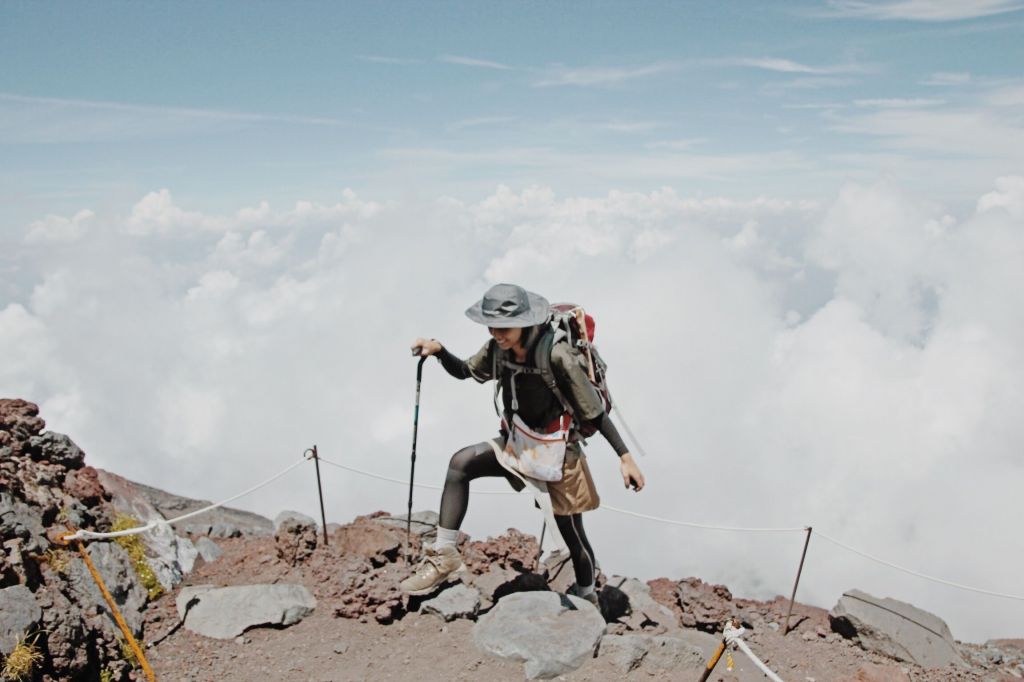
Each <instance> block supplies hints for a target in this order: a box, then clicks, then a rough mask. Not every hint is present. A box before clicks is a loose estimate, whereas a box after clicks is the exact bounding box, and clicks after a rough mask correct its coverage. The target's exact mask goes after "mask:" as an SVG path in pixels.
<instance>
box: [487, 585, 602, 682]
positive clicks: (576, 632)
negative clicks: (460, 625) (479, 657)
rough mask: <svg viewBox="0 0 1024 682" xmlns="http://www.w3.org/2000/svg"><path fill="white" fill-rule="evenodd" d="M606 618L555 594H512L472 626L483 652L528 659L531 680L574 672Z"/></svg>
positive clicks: (575, 600)
mask: <svg viewBox="0 0 1024 682" xmlns="http://www.w3.org/2000/svg"><path fill="white" fill-rule="evenodd" d="M604 629H605V623H604V618H602V617H601V614H600V613H599V612H598V610H597V609H596V608H594V607H593V605H592V604H590V603H589V602H587V601H585V600H583V599H579V598H577V597H570V596H565V595H560V594H556V593H554V592H522V593H516V594H510V595H509V596H507V597H505V598H504V599H502V600H501V601H499V602H498V604H497V606H495V607H494V609H492V610H491V611H490V612H489V613H487V614H486V615H484V616H481V618H480V620H479V621H478V622H477V624H476V626H474V628H473V641H474V642H475V643H476V645H477V647H478V648H480V649H481V650H483V651H485V652H487V653H489V654H491V655H492V656H498V657H499V658H509V659H513V660H517V661H525V663H526V665H525V666H524V668H525V672H526V677H527V679H531V680H532V679H538V678H540V679H548V678H551V677H556V676H558V675H563V674H565V673H568V672H572V671H573V670H575V669H576V668H578V667H580V666H581V665H583V663H585V662H586V661H587V659H589V658H592V657H593V655H594V648H595V647H596V646H597V643H598V641H600V639H601V635H602V634H604Z"/></svg>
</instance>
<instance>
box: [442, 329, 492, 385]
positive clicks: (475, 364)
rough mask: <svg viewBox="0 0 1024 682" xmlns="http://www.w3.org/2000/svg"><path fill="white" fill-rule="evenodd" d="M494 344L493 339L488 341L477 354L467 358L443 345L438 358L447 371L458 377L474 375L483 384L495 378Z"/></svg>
mask: <svg viewBox="0 0 1024 682" xmlns="http://www.w3.org/2000/svg"><path fill="white" fill-rule="evenodd" d="M493 346H494V343H493V340H492V341H488V342H487V343H485V344H484V346H483V348H481V349H480V350H478V351H477V352H476V354H474V355H472V356H471V357H469V358H466V359H465V360H462V359H460V358H458V357H456V356H455V355H454V354H452V353H451V352H450V351H449V350H448V349H447V348H445V347H443V346H442V347H441V352H440V353H438V354H437V359H438V360H440V361H441V366H442V367H444V369H445V371H446V372H448V373H449V374H451V375H452V376H453V377H455V378H456V379H469V378H470V377H472V378H473V379H476V380H477V381H478V382H479V383H481V384H482V383H484V382H485V381H489V380H491V379H493V378H494V377H493V376H491V374H492V368H493V361H494V359H493V357H492V355H491V354H492V353H493V352H494V350H493Z"/></svg>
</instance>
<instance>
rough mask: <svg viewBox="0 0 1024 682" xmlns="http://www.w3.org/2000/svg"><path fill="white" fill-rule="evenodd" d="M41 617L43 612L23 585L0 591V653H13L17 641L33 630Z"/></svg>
mask: <svg viewBox="0 0 1024 682" xmlns="http://www.w3.org/2000/svg"><path fill="white" fill-rule="evenodd" d="M42 617H43V610H42V609H41V608H40V607H39V604H38V603H36V599H35V597H34V596H32V591H31V590H29V589H28V588H27V587H25V586H24V585H12V586H11V587H5V588H4V589H2V590H0V653H2V654H3V655H4V656H6V655H7V654H9V653H11V652H12V651H14V647H15V645H16V644H17V643H18V640H19V639H21V638H22V637H24V636H25V635H26V634H28V633H29V632H30V631H31V630H32V629H33V628H35V627H36V626H37V625H38V624H39V620H40V619H41V618H42Z"/></svg>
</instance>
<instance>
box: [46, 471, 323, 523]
mask: <svg viewBox="0 0 1024 682" xmlns="http://www.w3.org/2000/svg"><path fill="white" fill-rule="evenodd" d="M308 460H309V457H306V456H303V457H302V459H300V460H299V461H298V462H295V463H294V464H292V465H291V466H289V467H288V468H287V469H284V470H283V471H280V472H278V473H276V474H274V475H273V476H271V477H270V478H268V479H267V480H265V481H263V482H262V483H259V484H257V485H254V486H253V487H251V488H249V489H248V490H244V491H242V492H240V493H238V494H237V495H232V496H231V497H229V498H227V499H226V500H221V501H220V502H217V503H215V504H211V505H208V506H206V507H203V508H202V509H197V510H196V511H193V512H189V513H188V514H182V515H181V516H178V517H175V518H173V519H166V520H165V519H159V520H156V521H150V522H149V523H147V524H145V525H142V526H136V527H135V528H128V529H126V530H119V531H111V532H107V533H97V532H94V531H91V530H82V529H79V530H76V531H75V532H74V533H72V534H70V535H68V536H66V538H65V539H66V540H82V539H88V540H104V539H108V538H120V537H124V536H126V535H138V534H139V533H145V532H146V531H150V530H153V529H154V528H156V527H157V526H165V525H171V524H175V523H178V522H180V521H185V520H186V519H190V518H192V517H193V516H199V515H200V514H205V513H206V512H208V511H210V510H212V509H217V508H218V507H223V506H224V505H225V504H228V503H229V502H234V501H235V500H237V499H238V498H240V497H245V496H246V495H248V494H249V493H252V492H255V491H257V490H259V489H260V488H264V487H266V486H268V485H270V484H271V483H273V482H274V481H276V480H277V479H279V478H281V477H282V476H284V475H285V474H287V473H288V472H290V471H291V470H292V469H295V468H296V467H298V466H301V465H302V464H305V463H306V461H308Z"/></svg>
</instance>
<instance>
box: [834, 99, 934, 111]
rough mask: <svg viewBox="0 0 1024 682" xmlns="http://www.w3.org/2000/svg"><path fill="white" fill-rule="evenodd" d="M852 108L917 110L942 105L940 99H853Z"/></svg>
mask: <svg viewBox="0 0 1024 682" xmlns="http://www.w3.org/2000/svg"><path fill="white" fill-rule="evenodd" d="M853 104H854V106H858V107H861V108H863V109H919V108H921V107H934V106H938V105H940V104H944V100H941V99H925V98H922V97H915V98H901V97H893V98H882V99H855V100H854V101H853Z"/></svg>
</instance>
